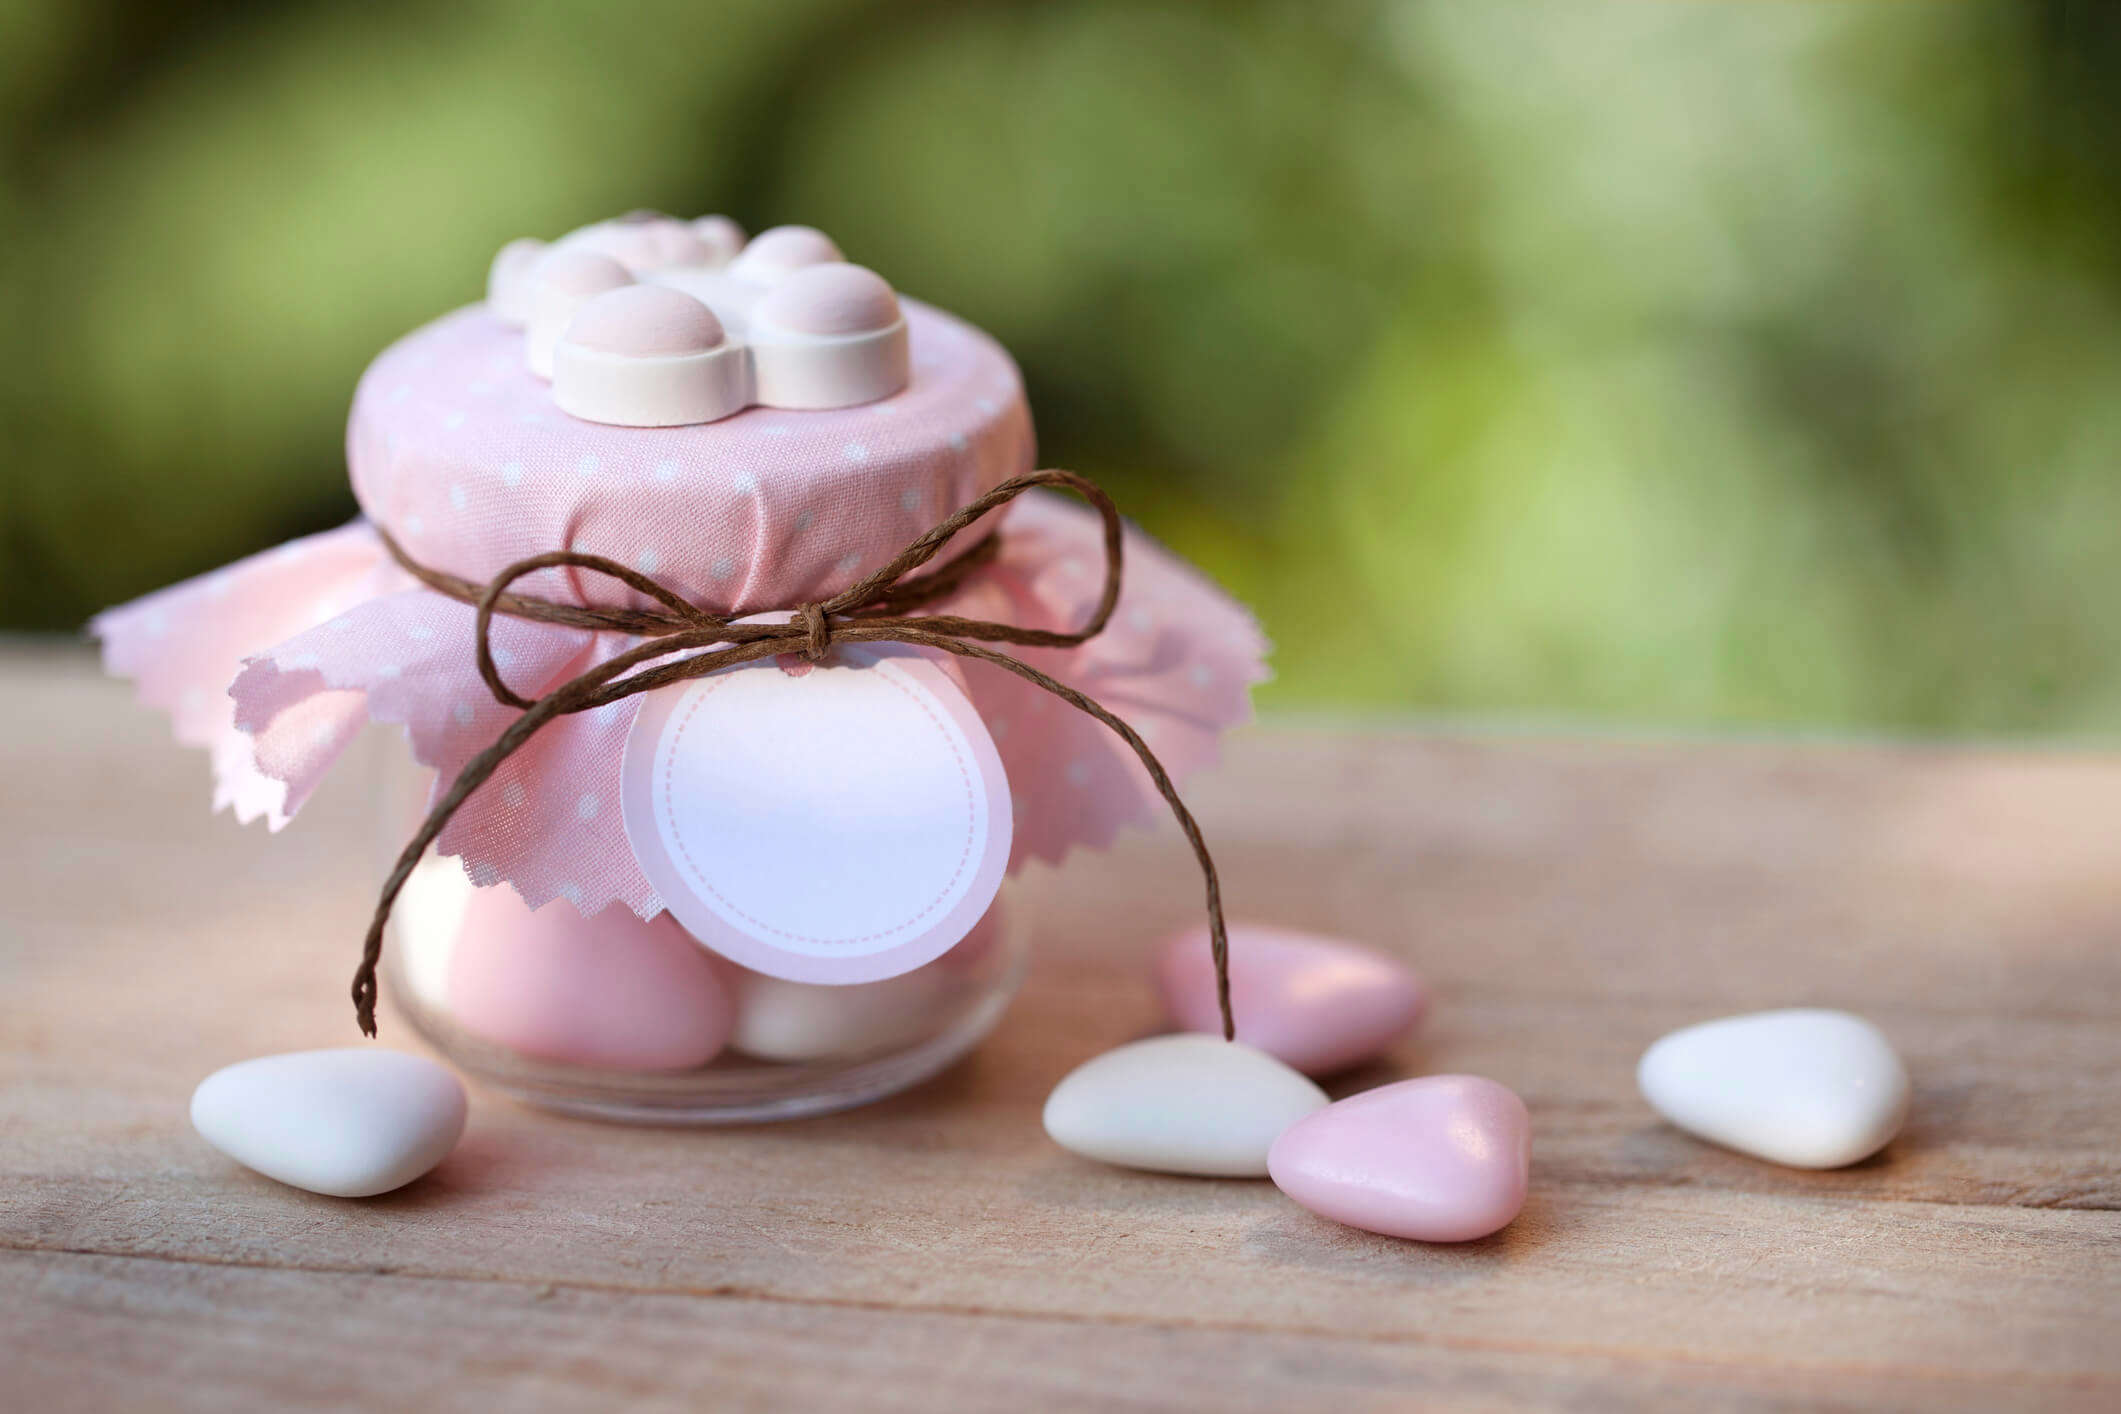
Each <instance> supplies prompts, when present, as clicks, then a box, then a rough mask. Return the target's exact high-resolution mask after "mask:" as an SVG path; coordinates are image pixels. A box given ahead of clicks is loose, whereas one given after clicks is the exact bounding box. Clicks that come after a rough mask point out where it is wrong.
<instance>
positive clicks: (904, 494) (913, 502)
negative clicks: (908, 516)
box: [898, 486, 921, 511]
mask: <svg viewBox="0 0 2121 1414" xmlns="http://www.w3.org/2000/svg"><path fill="white" fill-rule="evenodd" d="M898 504H899V509H900V510H902V511H917V510H919V509H920V508H921V493H920V491H919V490H918V489H917V488H915V487H912V486H908V487H907V488H906V489H905V490H903V491H901V492H899V493H898Z"/></svg>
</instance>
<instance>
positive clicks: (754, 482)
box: [729, 471, 759, 496]
mask: <svg viewBox="0 0 2121 1414" xmlns="http://www.w3.org/2000/svg"><path fill="white" fill-rule="evenodd" d="M729 489H730V490H732V491H734V492H736V493H737V495H739V496H749V495H750V494H752V493H753V492H754V491H756V490H758V489H759V479H758V478H757V477H756V476H753V475H752V474H751V473H750V472H748V471H740V472H738V473H737V474H736V475H735V477H733V478H732V479H731V480H730V482H729Z"/></svg>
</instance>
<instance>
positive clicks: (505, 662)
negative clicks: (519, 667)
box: [493, 645, 516, 668]
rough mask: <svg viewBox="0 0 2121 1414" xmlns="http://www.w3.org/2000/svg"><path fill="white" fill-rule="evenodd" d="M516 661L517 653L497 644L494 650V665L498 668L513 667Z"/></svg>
mask: <svg viewBox="0 0 2121 1414" xmlns="http://www.w3.org/2000/svg"><path fill="white" fill-rule="evenodd" d="M515 663H516V655H515V654H513V653H511V652H509V651H508V650H507V649H506V648H502V647H500V646H499V645H496V646H495V647H494V650H493V665H494V666H495V667H496V668H512V667H514V666H515Z"/></svg>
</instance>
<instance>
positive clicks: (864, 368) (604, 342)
mask: <svg viewBox="0 0 2121 1414" xmlns="http://www.w3.org/2000/svg"><path fill="white" fill-rule="evenodd" d="M487 306H488V308H489V309H491V310H492V311H493V312H494V313H495V314H496V315H498V316H499V317H500V318H501V319H503V320H504V321H506V322H508V323H510V324H512V325H515V326H518V327H523V328H526V329H527V331H528V337H527V338H526V339H525V357H526V359H527V361H528V365H529V368H530V371H531V372H532V373H534V374H536V375H537V376H538V377H540V378H543V379H546V380H548V381H550V382H551V384H552V396H553V401H554V402H555V403H557V404H558V405H559V407H560V410H561V411H563V412H566V413H568V414H569V415H571V416H574V417H579V418H581V419H583V420H584V421H587V422H602V423H609V424H613V425H616V426H622V427H677V426H684V425H687V424H692V423H701V422H715V421H719V420H720V419H722V418H725V417H728V416H731V415H732V414H734V413H738V412H742V411H743V410H744V409H745V408H747V407H752V406H762V407H774V408H790V409H819V408H839V407H852V406H855V405H857V404H861V403H870V402H875V401H877V400H878V399H880V398H888V397H890V396H891V395H892V394H894V393H897V392H899V391H900V390H902V389H903V388H905V386H906V383H907V380H908V378H909V376H910V373H911V364H910V359H909V355H908V351H907V336H906V320H905V317H904V316H903V315H902V314H901V313H900V311H899V303H898V296H897V294H896V293H894V292H893V291H892V288H891V286H890V285H889V284H888V283H887V282H886V281H885V280H884V278H883V277H882V276H880V275H878V274H877V273H876V272H874V271H872V270H866V269H864V268H862V267H861V266H859V265H850V264H848V263H846V261H845V260H843V259H842V258H841V255H840V251H839V247H837V246H836V245H834V244H833V243H832V241H831V239H830V238H829V237H827V236H826V235H824V234H823V233H822V232H819V231H814V230H811V229H810V228H809V227H807V226H778V227H775V228H774V229H773V230H770V231H766V232H764V233H762V234H761V235H760V236H759V237H758V239H756V240H754V241H752V242H751V243H750V244H748V245H746V244H744V241H743V234H742V232H741V231H739V230H738V229H737V228H736V226H735V224H734V223H733V222H731V221H730V220H729V219H728V218H727V217H722V216H706V217H702V218H701V219H700V220H698V221H693V222H685V221H679V220H675V219H673V218H671V217H667V216H658V215H655V214H653V213H641V214H637V215H634V216H628V217H622V218H620V219H619V220H616V221H603V222H599V223H597V224H596V225H593V226H584V227H583V228H582V229H580V230H578V231H575V232H572V233H571V234H569V235H566V236H562V237H561V238H560V239H559V240H557V241H554V242H553V243H551V244H550V245H546V244H545V243H543V242H541V241H535V240H518V241H511V242H510V243H509V244H508V245H506V246H504V247H502V249H501V253H500V254H499V255H498V256H496V257H495V258H494V263H493V270H492V273H491V275H490V276H489V277H488V290H487Z"/></svg>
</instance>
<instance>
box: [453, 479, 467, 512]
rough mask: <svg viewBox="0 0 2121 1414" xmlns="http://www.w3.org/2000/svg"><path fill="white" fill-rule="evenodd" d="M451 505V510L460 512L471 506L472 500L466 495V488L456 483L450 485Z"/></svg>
mask: <svg viewBox="0 0 2121 1414" xmlns="http://www.w3.org/2000/svg"><path fill="white" fill-rule="evenodd" d="M449 504H450V506H451V508H453V509H455V510H460V511H461V510H463V509H464V507H466V506H467V505H469V504H471V498H470V497H469V496H467V495H465V494H464V488H463V487H462V486H460V485H458V484H457V483H456V482H454V481H452V482H450V483H449Z"/></svg>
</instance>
